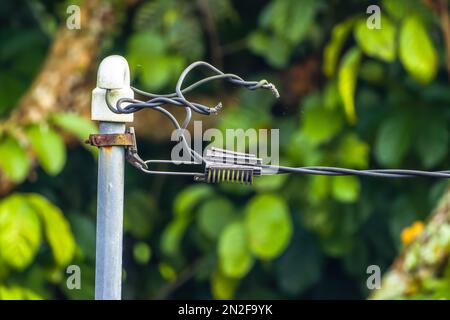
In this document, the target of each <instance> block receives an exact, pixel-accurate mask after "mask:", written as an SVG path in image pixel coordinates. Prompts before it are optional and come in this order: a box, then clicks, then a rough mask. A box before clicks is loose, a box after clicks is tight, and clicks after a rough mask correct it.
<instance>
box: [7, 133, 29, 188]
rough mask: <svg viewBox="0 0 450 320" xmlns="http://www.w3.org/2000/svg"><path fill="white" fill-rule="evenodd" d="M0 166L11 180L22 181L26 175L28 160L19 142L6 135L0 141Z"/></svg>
mask: <svg viewBox="0 0 450 320" xmlns="http://www.w3.org/2000/svg"><path fill="white" fill-rule="evenodd" d="M0 155H1V156H0V168H1V169H2V170H3V172H4V173H5V175H6V176H7V177H8V178H9V179H11V180H12V181H14V182H16V183H19V182H22V181H23V180H24V179H25V178H26V177H27V175H28V170H29V169H30V160H29V159H28V157H27V154H26V152H25V150H24V149H23V148H22V146H21V145H20V143H19V142H18V141H17V140H16V139H14V138H13V137H10V136H6V137H4V138H3V139H2V140H1V142H0Z"/></svg>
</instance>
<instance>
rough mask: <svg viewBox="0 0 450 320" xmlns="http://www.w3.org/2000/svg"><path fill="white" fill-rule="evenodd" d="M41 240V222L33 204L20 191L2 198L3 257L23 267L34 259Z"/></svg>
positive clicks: (0, 237) (0, 247)
mask: <svg viewBox="0 0 450 320" xmlns="http://www.w3.org/2000/svg"><path fill="white" fill-rule="evenodd" d="M40 242H41V225H40V222H39V218H38V216H37V213H36V212H35V210H34V208H33V207H32V206H31V205H30V204H29V203H28V201H27V200H26V199H25V198H24V197H23V196H22V195H20V194H13V195H11V196H9V197H7V198H5V199H3V200H2V201H1V202H0V260H2V261H4V262H6V263H7V264H8V265H9V266H10V267H12V268H14V269H17V270H23V269H25V268H26V267H27V266H28V265H29V264H30V263H31V262H32V261H33V259H34V257H35V256H36V253H37V251H38V248H39V245H40Z"/></svg>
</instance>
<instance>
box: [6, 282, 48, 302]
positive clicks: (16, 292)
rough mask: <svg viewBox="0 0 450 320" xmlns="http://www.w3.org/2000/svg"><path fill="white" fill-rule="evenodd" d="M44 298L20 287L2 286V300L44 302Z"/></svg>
mask: <svg viewBox="0 0 450 320" xmlns="http://www.w3.org/2000/svg"><path fill="white" fill-rule="evenodd" d="M42 299H43V298H42V297H41V296H39V295H38V294H37V293H35V292H33V291H32V290H30V289H28V288H23V287H20V286H8V287H7V286H1V285H0V300H42Z"/></svg>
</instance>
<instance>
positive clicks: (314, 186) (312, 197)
mask: <svg viewBox="0 0 450 320" xmlns="http://www.w3.org/2000/svg"><path fill="white" fill-rule="evenodd" d="M309 181H310V184H309V188H308V200H309V201H310V202H311V203H312V204H319V203H320V202H322V201H323V200H324V199H325V198H326V197H328V195H329V194H330V189H331V188H330V186H331V183H330V182H331V177H328V176H320V175H313V176H312V177H310V180H309Z"/></svg>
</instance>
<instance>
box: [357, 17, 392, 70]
mask: <svg viewBox="0 0 450 320" xmlns="http://www.w3.org/2000/svg"><path fill="white" fill-rule="evenodd" d="M354 34H355V39H356V41H357V42H358V44H359V47H360V48H361V49H362V51H363V52H364V53H366V54H367V55H368V56H370V57H373V58H378V59H381V60H383V61H386V62H392V61H394V60H395V56H396V42H395V26H394V25H393V24H392V22H391V21H390V20H389V18H388V17H385V16H384V17H383V20H382V25H381V29H369V28H368V27H367V23H366V20H365V19H361V20H358V22H357V23H356V25H355V29H354Z"/></svg>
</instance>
